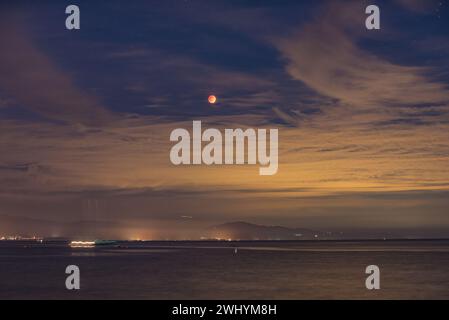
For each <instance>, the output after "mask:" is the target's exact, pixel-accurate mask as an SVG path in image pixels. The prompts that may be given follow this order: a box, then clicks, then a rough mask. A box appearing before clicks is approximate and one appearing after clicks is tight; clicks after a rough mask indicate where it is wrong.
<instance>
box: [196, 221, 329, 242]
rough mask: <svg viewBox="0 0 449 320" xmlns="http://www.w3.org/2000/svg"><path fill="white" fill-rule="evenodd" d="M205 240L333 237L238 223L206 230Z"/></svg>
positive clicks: (291, 229)
mask: <svg viewBox="0 0 449 320" xmlns="http://www.w3.org/2000/svg"><path fill="white" fill-rule="evenodd" d="M205 238H207V239H232V240H320V239H333V238H334V237H333V236H332V234H330V233H325V232H321V231H315V230H309V229H301V228H287V227H281V226H263V225H257V224H252V223H247V222H241V221H239V222H230V223H225V224H221V225H217V226H213V227H211V228H209V229H208V230H206V235H205Z"/></svg>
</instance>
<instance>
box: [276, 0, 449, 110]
mask: <svg viewBox="0 0 449 320" xmlns="http://www.w3.org/2000/svg"><path fill="white" fill-rule="evenodd" d="M353 7H354V5H353V4H352V3H349V4H346V3H345V4H344V3H339V6H337V5H335V4H332V5H331V6H329V7H328V8H326V9H324V12H323V13H322V15H321V16H318V17H317V18H316V20H314V21H312V22H310V23H308V24H306V25H305V26H303V27H302V28H301V30H299V31H297V32H296V33H295V34H294V35H293V36H290V37H287V38H284V39H282V40H277V41H275V43H276V46H277V48H278V49H279V50H280V52H281V53H282V55H283V57H284V58H285V60H286V62H287V66H286V70H287V72H288V73H289V74H290V76H291V77H293V78H294V79H296V80H299V81H301V82H303V83H305V84H306V85H307V86H309V87H310V88H312V89H314V90H316V92H318V93H319V94H322V95H325V96H328V97H332V98H335V99H338V101H340V103H341V104H346V105H350V106H351V107H352V108H353V110H354V111H367V110H369V111H371V112H374V113H380V114H382V113H388V114H394V113H395V109H394V108H395V107H396V106H404V105H411V106H413V105H417V104H420V105H424V104H429V105H434V104H448V102H449V90H448V88H447V86H446V85H445V84H442V83H438V82H437V81H435V80H432V77H431V74H432V72H433V71H434V70H433V69H431V68H426V67H419V66H403V65H398V64H394V63H392V62H389V61H387V60H386V59H384V58H381V57H379V56H376V55H374V54H372V53H370V52H368V51H366V50H364V49H362V48H360V47H359V46H357V41H359V40H360V36H361V35H362V34H361V33H360V31H352V32H351V31H350V30H351V28H353V27H352V25H351V26H350V28H349V31H348V22H346V21H342V20H341V19H327V18H328V17H329V16H330V12H332V13H333V14H334V15H335V16H337V17H341V16H344V12H345V11H346V10H348V11H352V10H354V9H353ZM360 8H361V6H360ZM360 12H363V11H360ZM359 15H361V14H359Z"/></svg>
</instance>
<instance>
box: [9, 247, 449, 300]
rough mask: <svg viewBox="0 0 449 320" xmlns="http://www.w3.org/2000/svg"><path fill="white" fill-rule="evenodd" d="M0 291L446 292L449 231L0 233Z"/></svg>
mask: <svg viewBox="0 0 449 320" xmlns="http://www.w3.org/2000/svg"><path fill="white" fill-rule="evenodd" d="M236 248H237V252H236V250H235V249H236ZM372 264H374V265H377V266H379V267H380V271H381V274H380V286H381V289H380V290H367V289H366V288H365V279H366V277H367V275H366V274H365V268H366V266H368V265H372ZM68 265H77V266H78V267H79V268H80V270H81V290H79V291H68V290H67V289H66V288H65V280H66V277H67V275H66V274H65V269H66V267H67V266H68ZM0 299H449V241H359V242H358V241H353V242H151V243H148V242H141V243H121V244H120V247H115V246H105V247H96V248H70V247H68V246H67V245H64V244H45V243H44V244H31V243H16V242H0Z"/></svg>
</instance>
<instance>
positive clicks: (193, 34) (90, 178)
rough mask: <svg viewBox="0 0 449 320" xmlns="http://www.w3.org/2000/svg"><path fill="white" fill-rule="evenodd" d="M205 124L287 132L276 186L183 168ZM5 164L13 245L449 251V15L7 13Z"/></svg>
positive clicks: (25, 7)
mask: <svg viewBox="0 0 449 320" xmlns="http://www.w3.org/2000/svg"><path fill="white" fill-rule="evenodd" d="M69 4H77V5H79V7H80V10H81V29H80V30H70V31H69V30H67V29H66V28H65V19H66V17H67V15H66V14H65V8H66V6H67V5H69ZM369 4H377V5H378V6H379V7H380V9H381V30H367V29H366V28H365V19H366V17H367V15H366V14H365V8H366V6H367V5H369ZM210 94H214V95H216V96H217V98H218V102H217V103H216V104H215V105H210V104H209V103H208V101H207V97H208V96H209V95H210ZM193 120H201V121H202V122H203V126H204V127H213V128H219V129H224V128H248V127H251V128H267V129H269V128H278V129H279V171H278V173H277V174H276V175H274V176H260V175H259V174H258V167H255V166H248V165H239V166H236V165H235V166H205V165H202V166H174V165H173V164H172V163H171V162H170V159H169V152H170V148H171V147H172V146H173V143H172V142H170V141H169V137H170V132H171V131H172V130H173V129H176V128H186V129H189V130H191V127H192V121H193ZM0 151H1V152H0V236H2V235H10V234H16V233H20V234H24V235H25V234H26V235H34V234H37V235H40V236H92V237H109V238H125V239H137V238H140V239H168V238H170V239H185V238H199V236H200V235H201V230H203V229H204V228H206V227H208V226H211V225H216V224H220V223H224V222H229V221H247V222H252V223H257V224H266V225H282V226H286V227H302V228H312V229H317V230H323V231H342V232H344V233H345V234H347V235H348V236H354V235H357V236H366V237H369V236H372V235H376V236H384V235H385V236H400V237H449V210H448V208H449V166H448V161H449V3H448V2H447V1H418V0H396V1H298V0H294V1H293V0H292V1H279V0H278V1H264V0H259V1H232V0H228V1H215V0H214V1H210V0H209V1H206V0H184V1H183V0H167V1H115V0H111V1H78V0H77V1H17V2H16V3H15V4H13V3H12V2H11V3H7V2H6V1H3V2H1V4H0Z"/></svg>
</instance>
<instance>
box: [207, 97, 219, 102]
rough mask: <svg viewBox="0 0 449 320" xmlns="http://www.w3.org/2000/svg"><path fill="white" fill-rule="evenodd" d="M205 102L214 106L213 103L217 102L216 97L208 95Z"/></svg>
mask: <svg viewBox="0 0 449 320" xmlns="http://www.w3.org/2000/svg"><path fill="white" fill-rule="evenodd" d="M207 101H209V103H210V104H214V103H215V102H217V97H216V96H214V95H210V96H209V97H208V98H207Z"/></svg>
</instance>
